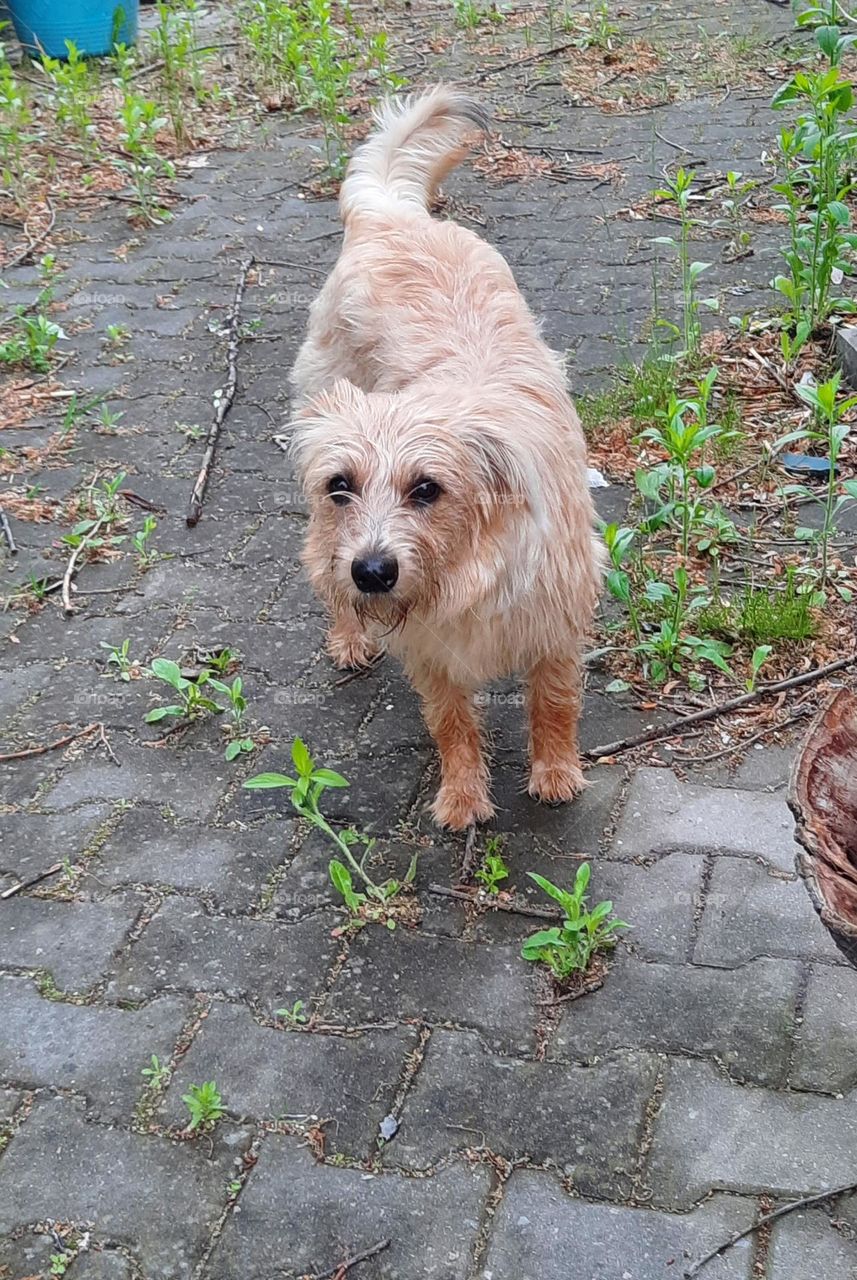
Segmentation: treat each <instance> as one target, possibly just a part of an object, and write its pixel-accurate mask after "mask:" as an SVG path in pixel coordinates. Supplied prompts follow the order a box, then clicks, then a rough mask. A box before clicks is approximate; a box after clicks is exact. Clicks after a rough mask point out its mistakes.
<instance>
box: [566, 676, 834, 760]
mask: <svg viewBox="0 0 857 1280" xmlns="http://www.w3.org/2000/svg"><path fill="white" fill-rule="evenodd" d="M855 662H857V653H852V654H851V656H850V657H849V658H837V659H836V661H835V662H828V664H827V666H825V667H816V668H814V670H812V671H805V672H804V673H803V674H802V675H799V676H790V677H789V678H788V680H777V681H776V682H775V683H774V684H766V685H760V686H759V688H758V689H755V690H754V691H753V692H752V693H742V694H741V695H740V697H738V698H730V699H729V701H728V702H720V703H718V705H717V706H715V707H706V708H705V710H704V711H694V712H692V714H691V715H689V716H681V717H680V719H678V720H671V721H670V722H669V724H662V725H654V726H653V727H652V728H651V729H646V731H645V732H644V733H638V734H637V736H636V737H634V738H619V739H618V741H616V742H606V743H604V744H602V745H601V746H598V747H591V748H590V750H589V751H584V752H582V755H584V756H585V757H586V759H587V760H598V759H600V758H601V757H602V756H615V755H619V753H620V752H622V751H630V750H631V749H632V748H633V747H642V746H643V745H644V744H645V743H647V742H657V741H659V740H660V739H661V738H678V737H681V735H682V734H683V733H684V730H685V729H686V728H689V727H690V726H691V725H694V724H702V723H703V722H704V721H706V720H716V719H717V717H718V716H722V715H726V713H727V712H729V711H737V710H738V709H739V707H746V706H749V705H750V703H751V702H757V701H758V700H759V698H764V697H766V696H767V695H768V694H771V693H781V692H782V691H783V690H784V689H797V688H799V686H800V685H804V684H812V682H813V681H815V680H823V679H824V677H825V676H832V675H833V674H834V672H836V671H844V670H845V668H846V667H850V666H853V664H854V663H855Z"/></svg>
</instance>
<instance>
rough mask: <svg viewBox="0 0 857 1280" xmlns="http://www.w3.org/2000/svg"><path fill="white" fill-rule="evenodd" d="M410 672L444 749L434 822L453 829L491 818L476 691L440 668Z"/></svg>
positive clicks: (432, 733) (460, 828) (436, 736)
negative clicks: (474, 700) (465, 687)
mask: <svg viewBox="0 0 857 1280" xmlns="http://www.w3.org/2000/svg"><path fill="white" fill-rule="evenodd" d="M410 674H411V679H412V680H413V683H414V685H415V687H416V690H417V692H418V693H419V695H420V697H421V698H422V702H423V713H424V715H425V720H426V724H427V725H428V728H429V732H430V733H431V736H432V737H433V738H434V740H435V742H436V743H437V748H438V751H439V752H440V771H441V783H440V790H439V791H438V793H437V796H436V797H435V800H434V803H433V804H432V814H433V815H434V819H435V821H436V822H437V823H438V825H439V826H441V827H451V828H452V829H453V830H455V831H462V830H464V828H465V827H469V826H470V825H471V823H474V822H484V821H487V819H488V818H491V817H493V814H494V806H493V805H492V803H491V798H490V796H489V794H488V766H487V765H486V763H485V757H484V755H483V754H482V735H481V733H480V730H479V719H478V717H477V714H476V708H475V707H474V705H473V693H472V691H471V690H469V689H463V688H461V686H460V685H456V684H453V683H452V681H451V680H450V679H449V678H448V676H446V674H445V673H443V672H440V671H432V672H429V671H426V670H418V671H412V672H411V673H410Z"/></svg>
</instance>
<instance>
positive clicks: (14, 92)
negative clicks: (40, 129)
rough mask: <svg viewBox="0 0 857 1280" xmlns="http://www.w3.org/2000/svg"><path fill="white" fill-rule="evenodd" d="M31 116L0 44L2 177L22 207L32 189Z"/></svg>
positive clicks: (0, 170)
mask: <svg viewBox="0 0 857 1280" xmlns="http://www.w3.org/2000/svg"><path fill="white" fill-rule="evenodd" d="M31 124H32V113H31V111H30V108H29V106H28V105H27V102H26V99H25V97H24V91H23V89H22V87H21V85H20V84H19V83H18V80H17V78H16V76H15V73H14V71H13V70H12V68H11V67H10V66H9V63H8V61H7V60H6V51H5V48H4V46H3V44H2V43H1V42H0V177H1V178H2V182H3V187H4V188H5V190H6V191H8V192H9V194H10V195H11V197H12V199H13V200H14V201H15V202H16V203H17V204H23V202H24V201H25V200H26V198H27V192H28V190H29V187H30V182H31V174H30V171H29V165H28V164H27V162H26V158H25V151H26V145H27V142H28V141H29V133H28V130H29V128H30V125H31Z"/></svg>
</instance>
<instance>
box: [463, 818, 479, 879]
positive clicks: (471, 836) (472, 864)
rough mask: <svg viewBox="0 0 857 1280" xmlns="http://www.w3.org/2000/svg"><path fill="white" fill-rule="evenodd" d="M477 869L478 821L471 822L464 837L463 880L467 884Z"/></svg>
mask: <svg viewBox="0 0 857 1280" xmlns="http://www.w3.org/2000/svg"><path fill="white" fill-rule="evenodd" d="M475 870H476V823H475V822H471V824H470V826H469V827H468V828H467V835H466V836H465V838H464V858H463V860H462V863H461V882H462V884H466V883H467V881H468V880H472V879H473V872H474V871H475Z"/></svg>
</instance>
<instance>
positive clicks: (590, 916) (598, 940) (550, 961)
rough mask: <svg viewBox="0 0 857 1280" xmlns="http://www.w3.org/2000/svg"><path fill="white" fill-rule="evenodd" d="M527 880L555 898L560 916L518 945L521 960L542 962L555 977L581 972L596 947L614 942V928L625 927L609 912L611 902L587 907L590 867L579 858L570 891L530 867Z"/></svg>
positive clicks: (601, 947) (625, 927)
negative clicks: (561, 912) (560, 909)
mask: <svg viewBox="0 0 857 1280" xmlns="http://www.w3.org/2000/svg"><path fill="white" fill-rule="evenodd" d="M528 875H529V877H530V879H531V880H533V881H535V883H536V884H537V885H538V886H539V888H540V889H542V890H544V892H545V893H546V894H548V896H549V897H551V898H553V899H554V901H555V902H558V903H559V905H560V907H561V908H562V911H563V920H562V922H561V923H560V924H558V925H554V926H552V927H551V928H550V929H539V930H538V932H537V933H534V934H532V935H531V937H529V938H527V940H526V942H525V943H524V945H523V947H522V948H521V955H522V956H523V957H524V959H525V960H533V961H535V962H537V963H539V964H544V965H546V966H547V968H548V969H549V970H550V971H551V973H552V974H553V976H554V977H555V978H556V979H557V980H558V981H560V982H561V981H563V980H564V979H566V978H569V977H571V975H572V974H573V973H585V971H586V969H587V968H588V967H589V962H590V960H591V959H592V957H593V955H595V953H596V952H598V951H607V950H609V949H610V948H611V947H613V946H615V945H616V936H615V935H616V931H617V930H618V929H629V928H630V927H631V926H630V925H628V924H626V923H625V921H624V920H617V919H616V917H615V916H613V915H612V912H613V903H612V902H610V901H605V902H599V903H598V905H597V906H595V907H593V909H592V910H591V911H590V910H588V908H587V905H586V890H587V887H588V885H589V876H590V867H589V863H588V862H582V863H581V864H580V866H579V867H578V869H577V874H576V876H575V878H574V887H573V888H572V889H571V891H569V890H567V889H560V888H559V886H558V885H555V884H553V883H552V882H551V881H550V880H546V879H545V877H544V876H540V875H537V874H536V873H535V872H534V871H530V872H528Z"/></svg>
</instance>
